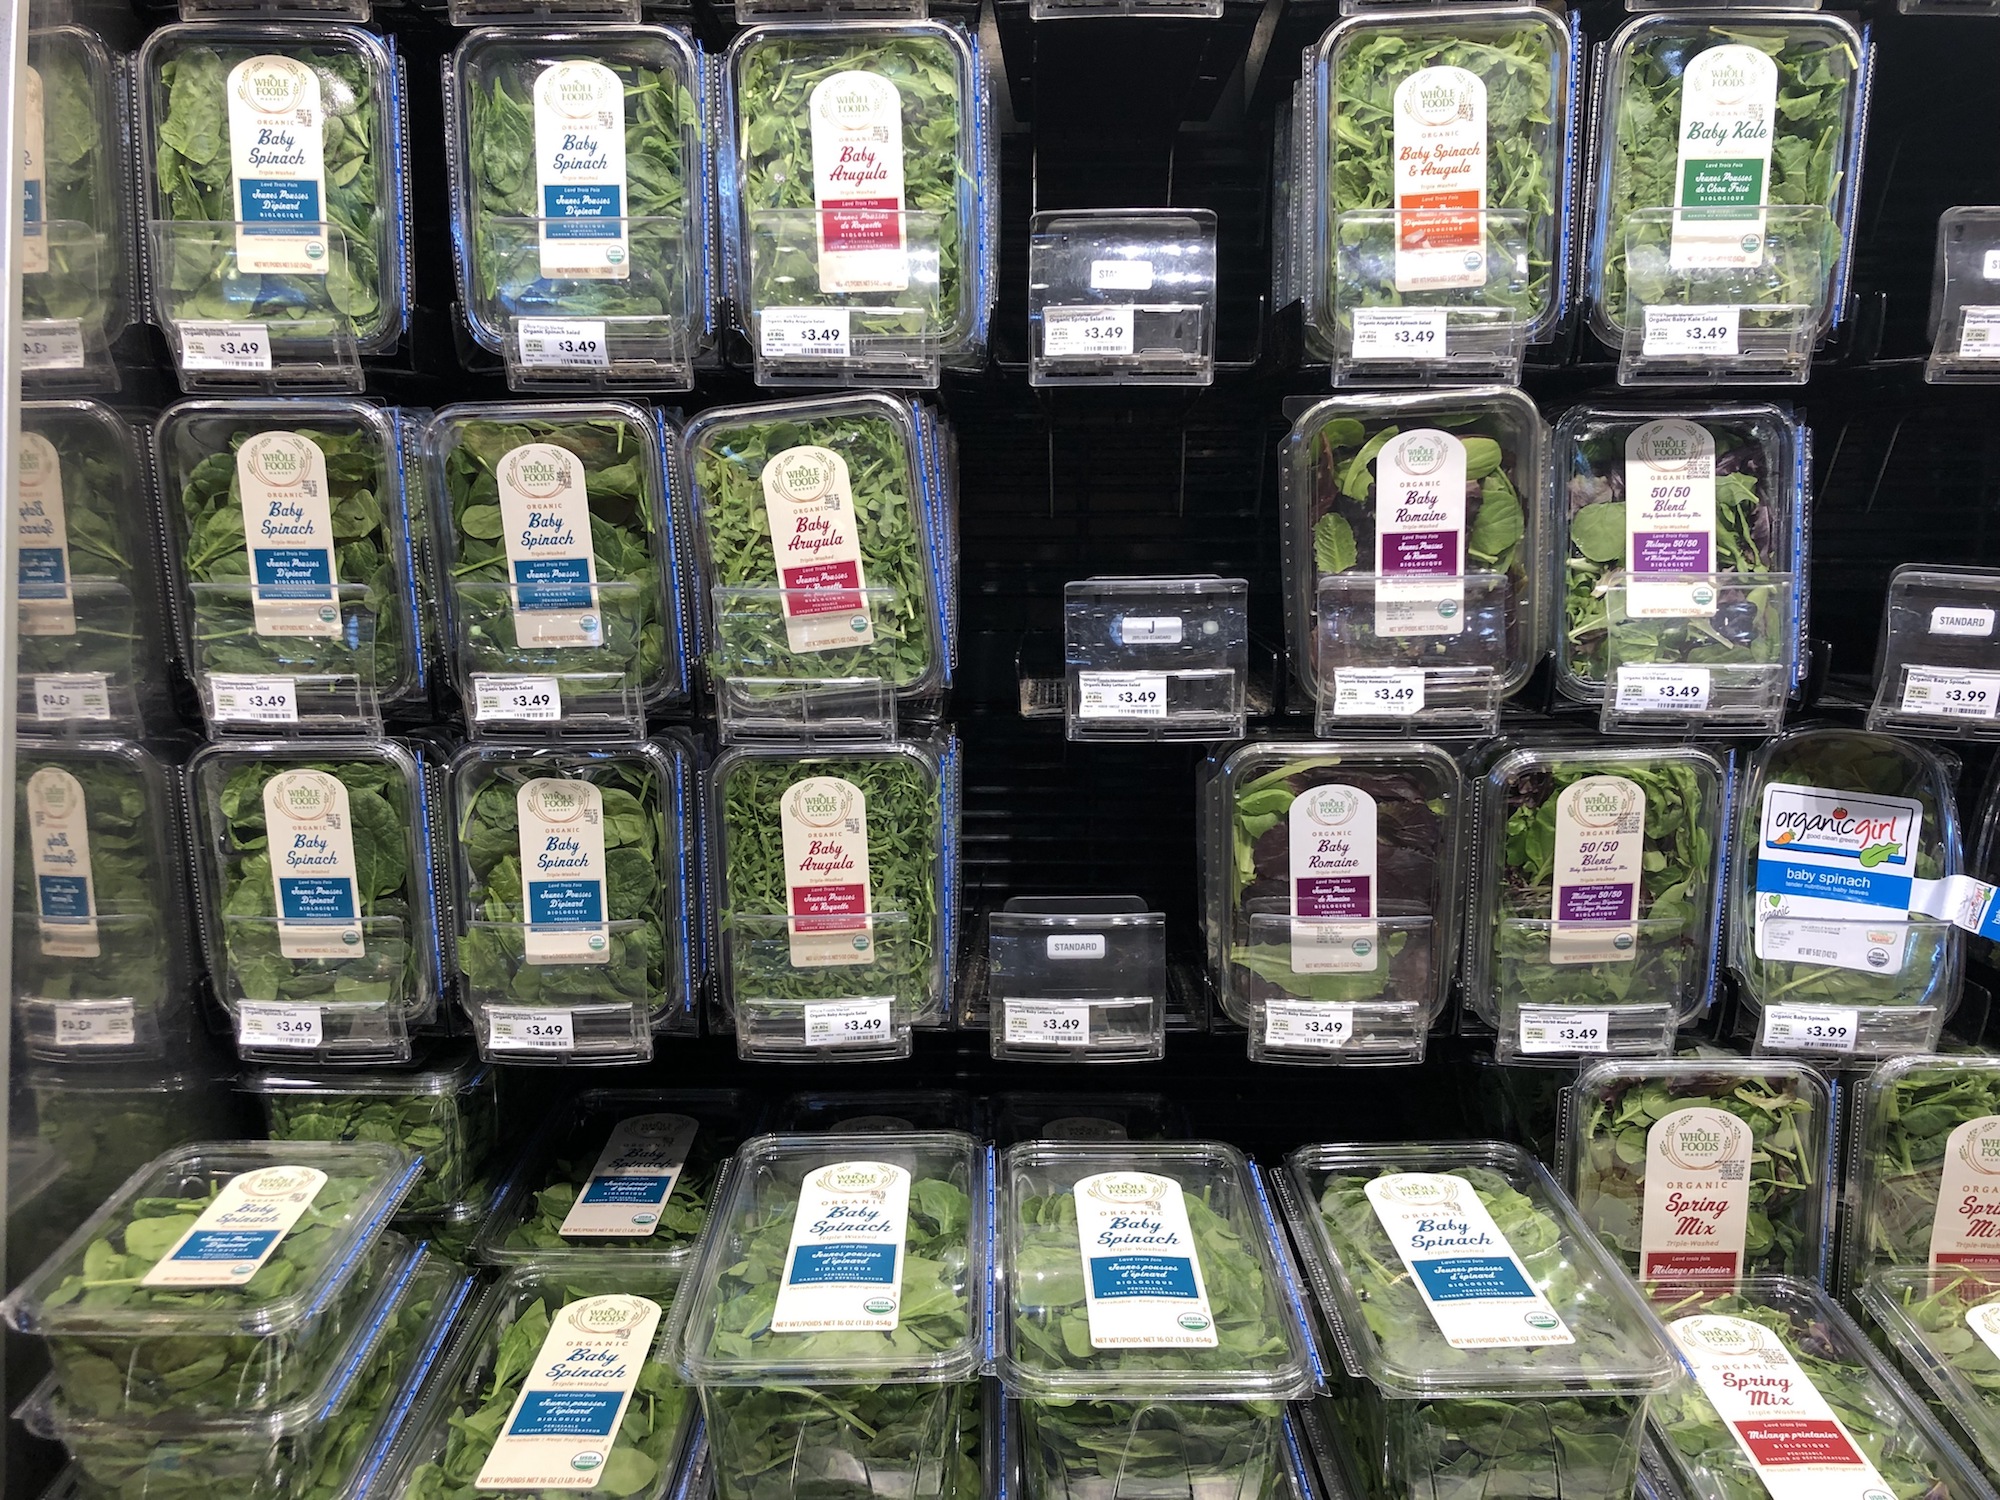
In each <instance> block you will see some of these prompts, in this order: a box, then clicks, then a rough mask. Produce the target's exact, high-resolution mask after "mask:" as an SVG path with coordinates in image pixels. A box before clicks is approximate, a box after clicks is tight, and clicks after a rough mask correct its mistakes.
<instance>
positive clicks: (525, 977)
mask: <svg viewBox="0 0 2000 1500" xmlns="http://www.w3.org/2000/svg"><path fill="white" fill-rule="evenodd" d="M663 931H664V924H662V923H655V922H644V921H636V920H626V921H616V922H596V923H592V922H580V923H522V922H473V923H470V924H468V926H467V928H466V930H465V934H464V936H463V938H462V939H461V943H460V951H459V969H460V972H461V974H462V975H463V991H462V993H463V996H464V1004H465V1008H466V1011H467V1013H468V1014H469V1015H471V1017H472V1019H473V1022H474V1026H475V1030H476V1032H477V1034H478V1037H479V1052H480V1056H482V1057H484V1058H487V1059H489V1060H491V1061H496V1062H510V1063H552V1064H562V1063H617V1062H644V1061H646V1060H648V1059H649V1058H651V1057H652V1055H653V1031H652V1021H653V1012H654V1010H655V1008H656V1007H655V997H656V994H657V992H658V991H659V990H660V989H662V988H663V987H664V983H665V977H664V974H662V975H661V976H660V978H659V980H658V981H657V983H656V980H655V978H654V976H653V974H652V971H651V959H650V957H649V953H650V951H651V948H652V947H656V946H657V935H658V934H660V933H661V932H663ZM649 936H653V937H654V938H655V942H654V943H653V944H652V945H649V944H648V941H647V939H648V937H649Z"/></svg>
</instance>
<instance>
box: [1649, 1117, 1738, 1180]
mask: <svg viewBox="0 0 2000 1500" xmlns="http://www.w3.org/2000/svg"><path fill="white" fill-rule="evenodd" d="M1742 1145H1743V1127H1742V1126H1741V1124H1739V1123H1737V1121H1736V1119H1735V1117H1734V1116H1731V1115H1727V1114H1724V1113H1723V1112H1722V1111H1720V1110H1699V1111H1690V1112H1689V1113H1688V1114H1687V1115H1686V1116H1683V1117H1682V1118H1681V1119H1679V1120H1677V1121H1675V1122H1673V1123H1672V1124H1671V1125H1669V1126H1668V1127H1667V1129H1666V1131H1665V1133H1664V1135H1663V1136H1662V1139H1661V1141H1660V1155H1662V1156H1663V1157H1665V1158H1666V1159H1667V1160H1668V1161H1669V1162H1671V1163H1672V1164H1673V1165H1674V1166H1676V1167H1679V1168H1681V1169H1682V1170H1683V1171H1688V1172H1706V1171H1709V1170H1711V1169H1712V1168H1713V1167H1714V1166H1715V1165H1716V1163H1718V1162H1724V1161H1729V1160H1731V1159H1733V1158H1734V1157H1736V1156H1737V1155H1738V1154H1739V1153H1740V1152H1741V1150H1742Z"/></svg>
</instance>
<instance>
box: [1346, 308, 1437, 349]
mask: <svg viewBox="0 0 2000 1500" xmlns="http://www.w3.org/2000/svg"><path fill="white" fill-rule="evenodd" d="M1448 342H1449V338H1448V335H1447V333H1446V330H1445V310H1444V309H1443V308H1441V307H1357V308H1355V309H1354V338H1353V341H1352V343H1351V344H1350V345H1349V348H1348V354H1349V357H1350V358H1353V359H1443V358H1444V357H1445V356H1446V354H1447V352H1448V351H1447V348H1446V345H1447V344H1448Z"/></svg>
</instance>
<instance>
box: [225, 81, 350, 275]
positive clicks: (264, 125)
mask: <svg viewBox="0 0 2000 1500" xmlns="http://www.w3.org/2000/svg"><path fill="white" fill-rule="evenodd" d="M225 91H226V94H227V103H228V109H229V176H230V182H231V186H232V192H233V193H234V196H235V200H236V218H237V225H236V269H237V271H238V272H239V273H240V274H242V275H246V276H269V275H278V276H324V275H325V274H326V268H327V243H326V234H327V212H326V202H325V199H326V163H325V137H324V135H323V133H322V132H323V131H324V128H325V123H326V122H325V117H324V116H323V115H322V114H321V113H320V100H319V74H317V73H315V72H314V71H313V70H312V69H311V68H309V67H308V66H306V64H304V63H302V62H300V61H298V60H297V59H296V58H290V57H272V56H264V57H253V58H250V59H248V60H247V61H244V62H240V63H238V64H237V65H236V66H235V67H233V68H231V69H230V70H229V81H228V83H227V85H226V90H225Z"/></svg>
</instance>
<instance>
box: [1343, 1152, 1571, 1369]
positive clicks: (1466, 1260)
mask: <svg viewBox="0 0 2000 1500" xmlns="http://www.w3.org/2000/svg"><path fill="white" fill-rule="evenodd" d="M1368 1202H1369V1204H1370V1206H1372V1207H1373V1208H1374V1210H1375V1217H1376V1218H1378V1219H1380V1220H1381V1221H1382V1228H1383V1229H1384V1230H1385V1231H1386V1232H1387V1233H1388V1236H1389V1242H1390V1243H1391V1244H1392V1245H1394V1246H1395V1247H1396V1253H1397V1254H1398V1255H1399V1256H1401V1257H1402V1260H1403V1265H1404V1267H1405V1269H1407V1270H1408V1271H1409V1273H1410V1280H1411V1282H1412V1283H1413V1284H1414V1285H1415V1286H1416V1288H1417V1292H1418V1294H1419V1295H1420V1296H1421V1297H1422V1298H1423V1299H1424V1305H1425V1306H1426V1307H1428V1308H1429V1309H1430V1313H1431V1317H1432V1319H1433V1320H1434V1321H1435V1322H1436V1323H1437V1326H1438V1332H1439V1333H1441V1334H1443V1335H1444V1339H1445V1342H1446V1343H1448V1344H1450V1345H1451V1346H1452V1348H1454V1349H1516V1348H1518V1349H1541V1348H1547V1347H1550V1346H1552V1345H1556V1344H1573V1343H1575V1342H1576V1338H1575V1335H1573V1334H1572V1333H1571V1332H1570V1331H1569V1329H1568V1328H1567V1327H1566V1326H1565V1325H1564V1323H1563V1320H1562V1318H1561V1317H1559V1316H1558V1315H1557V1313H1556V1310H1555V1309H1554V1308H1553V1307H1551V1306H1550V1305H1549V1299H1548V1298H1546V1297H1544V1296H1543V1295H1542V1294H1541V1293H1540V1292H1538V1291H1537V1290H1535V1284H1534V1283H1533V1282H1532V1281H1530V1280H1529V1279H1528V1269H1527V1267H1526V1266H1524V1265H1522V1264H1521V1257H1520V1256H1518V1255H1516V1254H1515V1253H1514V1247H1513V1246H1512V1245H1510V1244H1509V1243H1508V1242H1507V1236H1506V1235H1504V1234H1502V1233H1501V1232H1500V1227H1499V1225H1497V1224H1495V1223H1494V1222H1493V1215H1492V1214H1490V1213H1488V1212H1487V1211H1486V1205H1485V1204H1483V1203H1481V1202H1480V1201H1479V1194H1478V1193H1476V1192H1475V1191H1473V1187H1472V1184H1471V1183H1469V1182H1467V1181H1466V1180H1465V1179H1464V1178H1463V1177H1457V1176H1454V1175H1452V1174H1450V1173H1435V1172H1393V1173H1389V1174H1387V1175H1385V1176H1382V1177H1378V1178H1376V1179H1375V1180H1374V1181H1373V1182H1371V1183H1369V1184H1368Z"/></svg>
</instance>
